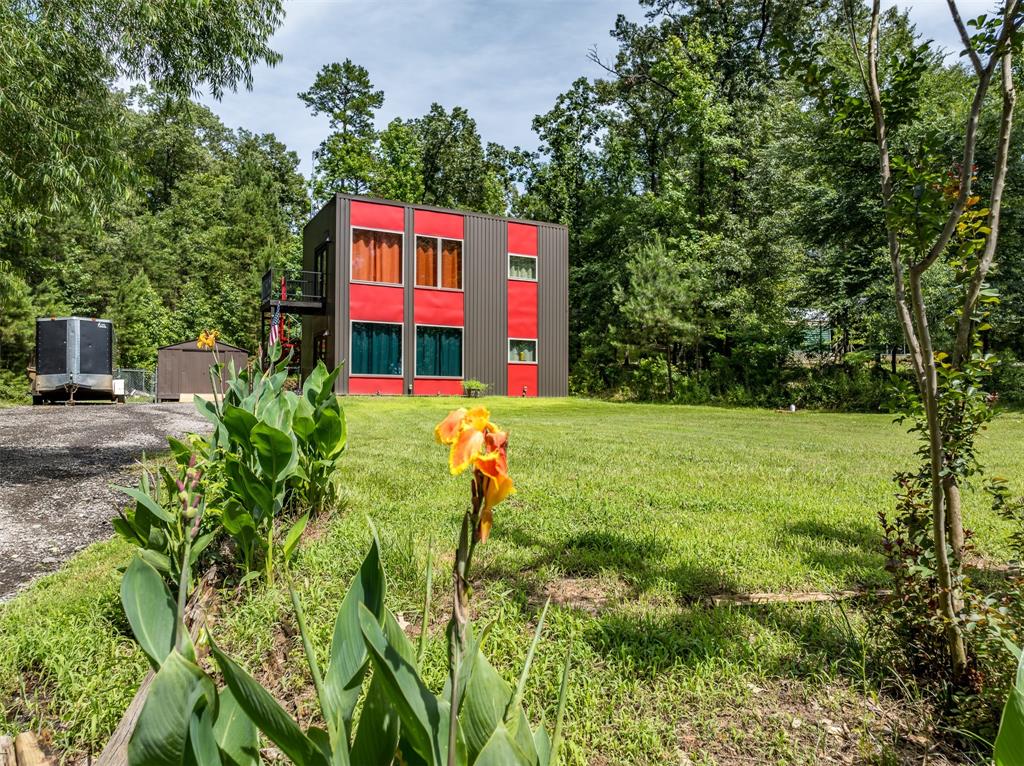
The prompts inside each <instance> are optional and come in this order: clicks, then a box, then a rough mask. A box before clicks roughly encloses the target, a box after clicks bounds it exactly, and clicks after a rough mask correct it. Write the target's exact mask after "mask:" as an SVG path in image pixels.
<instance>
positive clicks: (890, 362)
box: [889, 346, 898, 375]
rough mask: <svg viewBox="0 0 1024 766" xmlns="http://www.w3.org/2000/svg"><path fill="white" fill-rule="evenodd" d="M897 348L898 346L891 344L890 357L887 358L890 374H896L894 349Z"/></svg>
mask: <svg viewBox="0 0 1024 766" xmlns="http://www.w3.org/2000/svg"><path fill="white" fill-rule="evenodd" d="M897 349H898V346H893V347H892V357H891V358H890V360H889V365H890V367H891V368H892V374H893V375H895V374H896V351H897Z"/></svg>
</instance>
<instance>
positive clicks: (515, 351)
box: [508, 338, 537, 364]
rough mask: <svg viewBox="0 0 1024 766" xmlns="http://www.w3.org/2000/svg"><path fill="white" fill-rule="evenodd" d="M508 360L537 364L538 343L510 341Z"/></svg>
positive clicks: (517, 339) (513, 339)
mask: <svg viewBox="0 0 1024 766" xmlns="http://www.w3.org/2000/svg"><path fill="white" fill-rule="evenodd" d="M508 360H509V361H510V362H529V363H533V364H536V362H537V341H535V340H521V339H519V338H510V339H509V341H508Z"/></svg>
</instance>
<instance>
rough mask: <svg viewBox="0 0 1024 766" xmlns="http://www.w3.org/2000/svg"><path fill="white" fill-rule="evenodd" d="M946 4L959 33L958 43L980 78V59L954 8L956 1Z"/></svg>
mask: <svg viewBox="0 0 1024 766" xmlns="http://www.w3.org/2000/svg"><path fill="white" fill-rule="evenodd" d="M946 4H947V5H948V6H949V12H950V14H951V15H952V16H953V23H954V24H956V31H957V32H959V33H960V41H961V42H962V43H963V44H964V52H965V53H966V54H967V56H968V57H969V58H970V59H971V65H972V66H973V67H974V73H975V74H976V75H978V77H981V73H982V68H981V59H980V58H978V52H977V51H976V50H974V43H973V42H971V36H970V35H969V34H967V27H966V26H964V22H963V19H961V18H960V10H959V9H958V8H957V7H956V0H946Z"/></svg>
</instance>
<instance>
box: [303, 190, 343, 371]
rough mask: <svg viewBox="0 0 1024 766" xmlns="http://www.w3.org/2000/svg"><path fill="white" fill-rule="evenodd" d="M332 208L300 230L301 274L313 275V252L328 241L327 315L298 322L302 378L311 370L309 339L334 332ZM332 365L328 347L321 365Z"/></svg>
mask: <svg viewBox="0 0 1024 766" xmlns="http://www.w3.org/2000/svg"><path fill="white" fill-rule="evenodd" d="M335 205H336V202H335V201H333V200H332V201H331V202H328V203H327V204H326V205H324V207H322V208H321V209H320V210H319V211H318V212H317V214H316V215H315V216H313V218H312V219H310V221H309V223H307V224H306V226H305V228H303V230H302V268H303V270H304V271H313V270H314V269H315V268H316V262H315V253H316V248H317V247H318V246H319V245H321V244H323V242H324V240H325V239H326V238H327V237H330V240H331V246H330V250H329V252H328V254H327V273H326V274H324V285H323V286H324V289H325V290H326V291H327V292H326V296H327V314H326V315H323V316H321V315H314V316H304V317H303V318H302V339H303V340H304V341H305V342H304V343H303V344H302V355H301V359H300V364H301V366H302V372H303V375H307V374H309V372H310V371H311V370H312V369H313V338H314V337H316V336H317V335H318V334H320V333H321V332H323V331H324V330H328V331H329V332H331V333H332V334H333V332H334V328H333V327H332V326H331V316H332V312H333V311H334V310H335V305H336V304H337V302H338V291H337V284H338V283H337V279H336V274H337V257H336V255H334V253H335V252H336V251H337V248H338V230H337V221H336V219H337V215H336V212H337V211H336V210H335ZM329 345H330V344H329ZM334 362H335V360H334V358H333V351H332V350H331V349H330V347H329V348H328V356H327V361H326V362H325V364H327V366H328V367H332V366H333V365H334Z"/></svg>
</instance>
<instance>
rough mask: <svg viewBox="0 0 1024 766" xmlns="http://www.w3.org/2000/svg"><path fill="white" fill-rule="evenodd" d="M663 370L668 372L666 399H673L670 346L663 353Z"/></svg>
mask: <svg viewBox="0 0 1024 766" xmlns="http://www.w3.org/2000/svg"><path fill="white" fill-rule="evenodd" d="M665 370H666V372H668V398H669V399H672V398H673V393H674V392H673V390H672V346H669V347H668V349H667V350H666V351H665Z"/></svg>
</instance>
